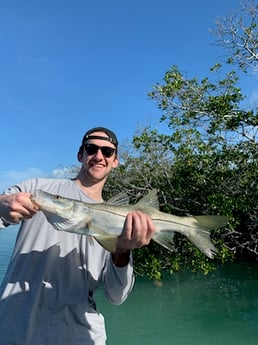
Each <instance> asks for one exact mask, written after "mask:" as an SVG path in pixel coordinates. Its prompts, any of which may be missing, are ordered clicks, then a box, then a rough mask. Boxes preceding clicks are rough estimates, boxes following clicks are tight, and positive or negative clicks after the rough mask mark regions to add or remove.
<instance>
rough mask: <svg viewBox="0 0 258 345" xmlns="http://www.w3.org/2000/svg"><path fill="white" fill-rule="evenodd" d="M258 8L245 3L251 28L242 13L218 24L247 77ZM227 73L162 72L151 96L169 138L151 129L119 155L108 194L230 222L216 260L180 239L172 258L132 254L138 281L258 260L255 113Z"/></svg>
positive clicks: (217, 237) (150, 251)
mask: <svg viewBox="0 0 258 345" xmlns="http://www.w3.org/2000/svg"><path fill="white" fill-rule="evenodd" d="M257 10H258V6H257V5H254V3H253V2H252V1H247V2H246V3H244V11H245V12H244V15H245V16H246V15H249V17H250V21H249V24H248V25H246V26H243V17H242V14H241V13H242V12H240V16H239V17H235V18H233V19H232V18H227V19H226V20H225V21H224V20H221V21H218V22H217V25H218V31H217V32H216V33H217V35H218V37H219V39H220V41H219V42H220V43H222V45H223V44H227V43H228V42H229V46H228V45H227V48H229V51H231V52H232V54H231V56H229V59H228V62H230V63H231V64H234V63H236V64H237V66H238V67H240V68H241V69H242V70H243V71H247V69H248V68H249V67H253V68H254V70H257V42H258V41H257V27H258V26H257V20H256V18H257V13H258V12H257ZM246 20H247V19H246V18H245V22H247V21H246ZM242 30H243V31H242ZM235 32H238V33H239V35H235V36H234V33H235ZM241 33H242V34H241ZM230 35H232V36H230ZM225 38H227V40H225ZM243 42H245V43H246V44H247V45H245V44H242V43H243ZM248 47H249V48H250V49H248ZM222 68H223V66H222V64H221V63H216V64H215V65H214V66H213V67H212V68H211V69H210V73H211V75H210V76H209V77H206V78H203V79H200V80H199V79H198V78H197V77H193V78H189V77H188V76H186V75H185V74H183V73H182V72H181V71H180V70H179V68H178V67H177V66H172V67H171V68H170V69H169V70H168V71H167V72H166V73H165V75H164V77H163V79H162V83H161V84H159V83H158V84H156V85H155V86H154V87H153V89H152V91H151V92H150V93H149V97H150V99H151V100H154V101H155V102H156V103H157V105H158V108H159V109H160V111H161V117H160V121H161V122H163V123H166V124H167V128H168V131H167V133H166V134H163V133H159V132H158V130H156V129H152V128H151V127H146V128H145V129H144V130H143V131H142V132H141V133H140V134H139V135H137V136H135V137H134V138H133V145H134V151H132V153H130V154H129V153H128V152H122V162H123V164H122V165H120V167H119V168H118V169H116V171H114V172H113V176H112V177H111V179H109V180H108V183H107V185H106V186H107V187H106V188H107V189H106V193H107V195H109V194H111V193H114V192H115V191H125V192H127V193H128V194H129V196H130V197H131V201H132V202H136V201H137V200H138V199H139V198H140V197H141V196H142V195H144V194H145V193H146V192H147V191H148V190H150V189H153V188H156V189H158V190H159V201H160V208H161V210H162V211H164V212H168V213H173V214H176V215H189V214H191V215H200V214H223V215H226V216H228V217H229V222H228V225H227V227H226V228H224V229H220V230H219V231H214V232H213V233H212V238H213V242H214V243H215V245H216V247H217V249H218V253H217V256H216V259H215V260H213V261H212V260H210V259H208V258H207V257H205V256H204V255H203V254H202V253H201V252H200V251H199V250H198V249H196V248H195V247H194V246H193V245H192V244H191V243H190V242H189V241H188V240H187V239H186V238H185V237H183V236H181V235H179V234H176V235H175V239H174V243H175V251H174V252H173V253H170V252H168V251H167V250H165V249H164V248H162V247H160V246H158V245H157V244H155V243H152V244H151V245H149V246H148V247H146V248H141V249H139V250H136V251H135V252H134V260H135V269H136V272H137V273H138V274H140V275H146V276H148V277H149V278H152V279H157V280H159V279H161V278H162V274H163V273H164V272H166V271H168V272H170V273H173V272H175V271H177V270H179V269H181V268H182V267H185V266H186V267H188V268H190V269H191V270H193V271H197V270H201V271H202V272H203V273H204V274H207V273H208V272H210V271H213V270H214V269H216V265H217V264H221V263H225V262H227V261H232V260H235V259H236V258H239V257H240V258H242V257H248V258H251V259H253V260H257V258H258V188H257V186H258V174H257V171H258V145H257V142H258V140H257V139H258V137H257V136H258V129H257V126H258V115H257V108H254V107H252V106H250V108H249V109H242V105H243V100H244V99H245V96H244V95H243V94H242V92H241V89H240V88H239V85H238V83H239V77H238V75H237V74H236V72H235V71H230V72H227V73H226V74H225V75H224V76H223V77H222V76H221V74H222Z"/></svg>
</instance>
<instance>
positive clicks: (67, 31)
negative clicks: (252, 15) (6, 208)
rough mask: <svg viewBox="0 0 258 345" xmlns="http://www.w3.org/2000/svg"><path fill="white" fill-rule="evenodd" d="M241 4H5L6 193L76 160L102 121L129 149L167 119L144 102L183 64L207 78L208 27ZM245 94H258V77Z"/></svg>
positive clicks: (0, 165)
mask: <svg viewBox="0 0 258 345" xmlns="http://www.w3.org/2000/svg"><path fill="white" fill-rule="evenodd" d="M238 6H239V1H238V0H226V1H225V0H216V1H207V0H195V1H190V0H189V1H173V0H159V1H147V0H130V1H121V0H120V1H119V0H109V1H105V0H94V1H88V0H62V1H61V0H51V1H50V0H44V1H42V0H41V1H39V0H23V1H20V0H0V45H1V54H0V76H1V77H0V89H1V90H0V129H1V135H0V157H1V159H0V190H2V189H3V188H5V187H7V186H9V185H10V184H12V183H14V182H19V181H20V180H23V179H26V178H29V177H37V176H51V174H52V172H53V170H54V169H57V168H58V167H60V166H69V165H74V164H77V161H76V153H77V149H78V147H79V144H80V141H81V138H82V136H83V134H84V132H85V131H86V130H87V129H88V128H90V127H93V126H96V125H102V126H106V127H109V128H111V129H113V130H114V131H115V132H116V133H117V135H118V137H119V141H120V142H121V143H122V144H124V145H126V142H127V141H130V140H131V138H132V136H133V134H134V133H135V132H136V131H137V130H138V129H139V128H142V127H144V126H145V125H148V124H152V125H153V126H158V121H159V118H160V116H161V114H160V112H159V111H158V109H157V107H156V104H155V103H154V102H153V101H150V100H149V99H148V97H147V94H148V92H149V91H151V89H152V86H153V85H154V84H155V83H157V82H160V81H161V80H162V77H163V75H164V73H165V72H166V71H167V70H168V69H169V68H170V67H171V66H172V65H178V66H179V68H180V69H181V70H184V71H186V72H188V73H189V75H192V76H196V75H197V76H207V75H208V71H209V68H210V67H211V66H212V65H213V64H214V63H215V62H217V60H218V59H219V58H220V56H221V55H222V54H223V51H222V50H220V49H219V48H218V47H215V46H214V45H213V44H212V43H213V42H214V37H212V35H211V34H210V33H209V28H211V27H212V26H213V25H214V20H215V19H216V18H217V17H221V16H226V15H228V14H229V13H230V11H232V10H233V9H235V8H237V7H238ZM242 87H243V89H245V88H246V90H248V92H255V91H256V90H255V87H256V88H257V86H256V84H255V83H254V81H252V80H250V82H249V81H248V82H243V85H242Z"/></svg>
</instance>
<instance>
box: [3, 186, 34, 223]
mask: <svg viewBox="0 0 258 345" xmlns="http://www.w3.org/2000/svg"><path fill="white" fill-rule="evenodd" d="M38 210H39V208H38V207H37V206H36V205H34V204H33V203H32V201H31V194H30V193H24V192H20V193H15V194H10V195H0V217H3V218H4V220H5V221H7V222H8V223H11V224H16V223H19V222H20V221H21V220H23V219H28V218H31V217H32V216H34V214H35V213H36V212H37V211H38Z"/></svg>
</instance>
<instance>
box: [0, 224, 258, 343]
mask: <svg viewBox="0 0 258 345" xmlns="http://www.w3.org/2000/svg"><path fill="white" fill-rule="evenodd" d="M15 235H16V230H13V229H8V230H5V231H0V281H1V279H2V277H3V274H4V272H5V270H6V267H7V262H8V260H9V257H10V252H11V249H12V246H13V243H14V240H15ZM96 298H97V304H98V309H99V310H100V311H101V312H102V313H103V314H104V316H105V319H106V327H107V333H108V343H107V344H108V345H121V344H123V345H257V344H258V267H257V265H255V264H253V265H250V264H228V265H225V266H223V267H221V268H220V269H219V270H217V271H216V272H214V273H212V274H209V275H207V276H204V275H202V274H194V273H191V272H180V273H177V274H175V275H173V276H172V277H170V278H169V279H166V280H165V281H163V283H162V286H160V287H158V286H156V285H155V284H154V283H153V282H151V281H148V280H146V279H143V278H137V281H136V285H135V288H134V290H133V293H132V294H131V295H130V297H129V298H128V300H127V301H126V302H125V303H123V304H122V305H120V306H113V305H111V304H110V303H108V302H106V301H105V299H104V297H103V294H102V292H101V291H99V292H98V293H97V296H96Z"/></svg>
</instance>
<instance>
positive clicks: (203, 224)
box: [187, 216, 228, 259]
mask: <svg viewBox="0 0 258 345" xmlns="http://www.w3.org/2000/svg"><path fill="white" fill-rule="evenodd" d="M193 218H195V219H196V220H197V222H198V226H197V228H196V230H195V231H193V232H192V231H191V232H190V233H189V234H187V237H188V238H189V240H190V241H191V242H192V243H193V244H194V245H195V246H196V247H197V248H199V249H200V250H201V251H202V252H203V253H204V254H205V255H207V256H208V257H209V258H210V259H213V258H214V255H216V253H217V249H216V248H215V246H214V244H213V243H212V242H211V239H210V231H211V230H213V229H216V228H217V229H218V228H221V227H223V226H225V225H226V223H227V221H228V218H227V217H224V216H197V217H193Z"/></svg>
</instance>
